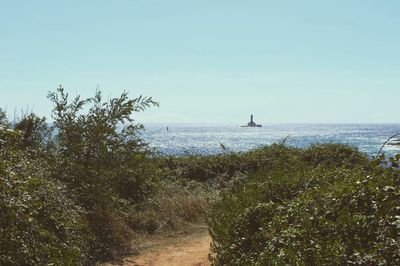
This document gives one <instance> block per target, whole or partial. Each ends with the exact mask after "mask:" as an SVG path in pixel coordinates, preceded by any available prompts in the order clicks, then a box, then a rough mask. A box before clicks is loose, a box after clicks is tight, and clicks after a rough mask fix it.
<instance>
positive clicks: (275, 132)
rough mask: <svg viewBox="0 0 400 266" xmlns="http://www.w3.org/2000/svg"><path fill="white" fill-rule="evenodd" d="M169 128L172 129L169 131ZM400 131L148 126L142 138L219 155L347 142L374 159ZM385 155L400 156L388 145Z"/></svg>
mask: <svg viewBox="0 0 400 266" xmlns="http://www.w3.org/2000/svg"><path fill="white" fill-rule="evenodd" d="M167 126H168V130H167ZM397 132H400V124H269V125H268V124H267V125H264V126H263V127H262V128H243V127H240V126H234V125H220V126H218V125H165V124H163V125H161V124H149V125H145V131H144V132H143V135H142V138H143V139H144V140H145V141H146V142H147V143H149V144H150V147H152V148H155V150H156V151H157V152H159V153H161V154H165V155H184V154H203V155H207V154H218V153H221V152H223V149H222V146H221V144H222V145H223V146H225V147H226V148H227V149H228V151H235V152H236V151H248V150H250V149H254V148H257V147H260V146H264V145H270V144H273V143H277V142H279V141H282V140H283V139H285V138H287V139H286V142H285V143H286V145H289V146H294V147H308V146H310V145H312V144H317V143H344V144H348V145H351V146H354V147H357V148H358V149H359V150H360V151H362V152H364V153H367V154H368V155H371V156H374V155H376V154H377V152H378V151H379V149H380V148H381V146H382V144H383V143H384V142H385V141H386V140H387V139H388V138H389V137H391V136H392V135H394V134H396V133H397ZM384 153H385V154H388V155H393V154H396V153H400V148H399V146H394V145H387V146H386V147H385V149H384Z"/></svg>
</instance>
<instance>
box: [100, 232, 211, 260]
mask: <svg viewBox="0 0 400 266" xmlns="http://www.w3.org/2000/svg"><path fill="white" fill-rule="evenodd" d="M136 242H137V243H136V244H135V243H134V246H135V249H136V252H135V253H137V254H136V255H129V256H127V257H125V258H122V260H121V261H119V262H115V263H106V264H102V265H104V266H105V265H108V266H110V265H125V266H194V265H195V266H206V265H207V266H208V265H211V264H210V262H209V260H208V254H209V251H210V243H211V237H210V236H209V235H208V232H207V227H205V226H200V227H196V228H193V227H192V228H190V230H189V231H184V232H175V233H169V234H161V235H155V236H151V237H146V238H144V239H138V240H137V241H136Z"/></svg>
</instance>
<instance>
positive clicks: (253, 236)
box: [209, 145, 400, 265]
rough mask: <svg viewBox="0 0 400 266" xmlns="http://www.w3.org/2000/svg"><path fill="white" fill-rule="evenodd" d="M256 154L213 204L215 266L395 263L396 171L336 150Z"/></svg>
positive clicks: (399, 250)
mask: <svg viewBox="0 0 400 266" xmlns="http://www.w3.org/2000/svg"><path fill="white" fill-rule="evenodd" d="M271 151H273V152H271ZM254 153H257V157H258V159H259V161H260V162H262V163H261V165H260V166H259V167H257V168H254V169H253V171H249V172H248V173H247V174H246V175H245V177H244V178H242V179H241V180H240V181H239V182H236V183H234V184H233V185H232V186H231V187H230V188H228V189H226V190H225V191H224V192H223V193H222V195H221V200H220V201H218V202H216V203H215V204H214V206H213V210H212V213H211V215H210V219H209V224H210V233H211V235H212V237H213V251H214V252H215V256H214V257H213V263H214V264H215V265H327V264H328V265H347V264H357V265H379V264H382V265H385V264H388V265H398V264H399V263H400V235H399V229H400V208H399V206H400V181H399V180H400V179H399V178H400V174H399V172H398V171H397V170H394V169H392V168H390V167H389V168H386V169H384V168H382V167H381V166H380V165H379V161H376V162H370V161H369V160H368V159H367V158H366V157H365V156H364V155H363V154H360V153H359V152H357V151H356V150H353V149H352V148H349V147H346V146H342V145H317V146H314V147H311V148H308V149H305V150H300V149H293V148H287V147H284V146H281V145H274V146H272V147H267V148H265V149H261V150H258V151H256V152H254ZM398 159H399V158H397V159H394V160H398Z"/></svg>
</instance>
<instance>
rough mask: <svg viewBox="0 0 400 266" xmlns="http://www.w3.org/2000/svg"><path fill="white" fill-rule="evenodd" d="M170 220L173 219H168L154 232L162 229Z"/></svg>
mask: <svg viewBox="0 0 400 266" xmlns="http://www.w3.org/2000/svg"><path fill="white" fill-rule="evenodd" d="M170 221H171V219H168V220H166V221H165V222H164V223H163V224H162V225H160V227H158V228H157V229H156V230H155V231H154V232H153V234H155V233H157V232H159V231H161V229H163V228H164V226H166V225H167V224H168V223H169V222H170Z"/></svg>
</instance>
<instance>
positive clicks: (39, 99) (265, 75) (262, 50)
mask: <svg viewBox="0 0 400 266" xmlns="http://www.w3.org/2000/svg"><path fill="white" fill-rule="evenodd" d="M399 14H400V1H397V0H385V1H377V0H374V1H371V0H358V1H356V0H324V1H321V0H303V1H294V0H292V1H288V0H279V1H275V0H274V1H267V0H260V1H257V0H247V1H239V0H219V1H217V0H191V1H187V0H180V1H178V0H168V1H166V0H160V1H154V0H129V1H128V0H125V1H123V0H85V1H81V0H79V1H76V0H69V1H59V0H46V1H45V0H35V1H31V0H25V1H22V0H0V107H2V108H3V109H6V110H7V112H8V113H9V115H13V114H14V113H17V114H18V113H20V112H21V110H26V109H27V108H28V109H29V110H31V109H32V110H33V111H34V112H35V113H37V114H38V115H40V116H47V117H49V116H50V114H51V108H52V105H51V103H50V102H49V100H48V99H47V98H46V95H47V93H48V91H54V90H55V89H56V88H57V87H58V86H59V84H62V86H63V87H64V88H65V89H66V90H67V91H69V92H70V94H71V95H73V96H75V95H77V94H80V95H82V96H84V97H89V96H92V95H93V94H94V92H95V90H96V88H97V87H98V88H100V89H101V90H102V91H103V94H104V95H105V96H106V97H116V96H118V95H120V94H121V93H122V92H123V91H124V90H125V91H128V92H129V95H130V96H131V97H136V96H138V95H145V96H152V97H153V98H155V99H156V100H157V101H159V103H160V107H158V108H151V109H149V110H147V111H146V112H144V113H141V114H137V115H136V114H135V117H136V119H137V121H138V122H142V123H166V124H169V123H192V124H193V123H212V124H215V123H225V124H239V125H240V124H244V123H247V121H248V120H249V115H250V114H251V113H253V114H254V118H255V121H256V122H260V123H264V124H265V123H399V122H400V116H399V106H400V104H399V100H400V16H399Z"/></svg>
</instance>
